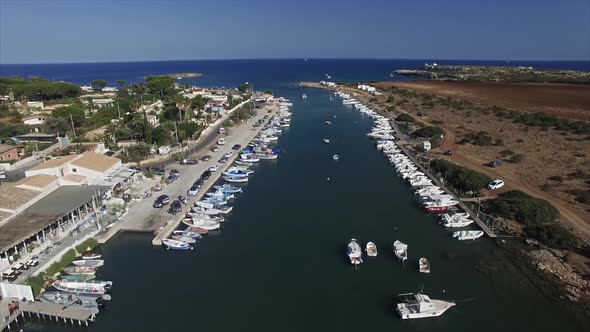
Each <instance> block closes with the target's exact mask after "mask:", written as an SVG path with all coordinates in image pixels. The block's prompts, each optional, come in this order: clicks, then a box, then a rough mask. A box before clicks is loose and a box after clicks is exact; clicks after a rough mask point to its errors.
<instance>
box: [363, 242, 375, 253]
mask: <svg viewBox="0 0 590 332" xmlns="http://www.w3.org/2000/svg"><path fill="white" fill-rule="evenodd" d="M365 250H366V251H367V256H369V257H375V256H377V246H376V245H375V243H373V242H368V243H367V247H366V249H365Z"/></svg>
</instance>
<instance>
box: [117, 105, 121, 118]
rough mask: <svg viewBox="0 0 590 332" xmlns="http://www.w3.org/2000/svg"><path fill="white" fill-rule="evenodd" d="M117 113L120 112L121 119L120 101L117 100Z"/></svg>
mask: <svg viewBox="0 0 590 332" xmlns="http://www.w3.org/2000/svg"><path fill="white" fill-rule="evenodd" d="M117 113H119V119H121V109H120V108H119V102H117Z"/></svg>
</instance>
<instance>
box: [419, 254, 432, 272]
mask: <svg viewBox="0 0 590 332" xmlns="http://www.w3.org/2000/svg"><path fill="white" fill-rule="evenodd" d="M418 267H419V270H420V272H422V273H430V262H429V261H428V259H426V258H424V257H422V258H420V260H419V261H418Z"/></svg>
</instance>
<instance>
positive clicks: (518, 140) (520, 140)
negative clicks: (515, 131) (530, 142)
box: [516, 138, 524, 143]
mask: <svg viewBox="0 0 590 332" xmlns="http://www.w3.org/2000/svg"><path fill="white" fill-rule="evenodd" d="M516 143H524V140H523V139H522V138H519V139H517V140H516Z"/></svg>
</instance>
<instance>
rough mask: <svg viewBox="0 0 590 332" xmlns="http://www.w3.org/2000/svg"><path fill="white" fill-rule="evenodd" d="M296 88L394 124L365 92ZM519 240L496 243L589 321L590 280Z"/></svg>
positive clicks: (558, 257) (556, 253)
mask: <svg viewBox="0 0 590 332" xmlns="http://www.w3.org/2000/svg"><path fill="white" fill-rule="evenodd" d="M296 85H297V86H299V87H306V88H316V89H323V90H329V91H342V92H345V93H349V94H353V95H354V97H355V98H356V99H358V100H359V101H362V102H363V104H365V105H368V106H370V107H373V109H374V110H376V111H377V112H378V113H379V114H381V115H384V116H386V117H388V118H389V119H390V120H392V121H393V114H392V113H388V112H385V111H383V110H382V108H383V105H375V102H370V101H369V99H370V97H369V96H367V95H366V94H365V93H364V91H361V90H357V89H355V88H351V87H348V86H345V87H342V86H339V85H336V86H327V85H324V84H320V83H316V82H299V83H297V84H296ZM396 112H397V113H401V114H410V113H409V112H408V111H406V110H399V109H398V110H396ZM517 238H518V242H515V241H514V240H513V239H498V240H495V241H494V242H495V243H496V245H497V246H498V247H499V248H502V249H505V250H507V251H508V252H509V253H511V255H507V256H508V257H509V258H511V259H512V262H513V263H520V264H516V265H517V266H519V270H520V271H521V272H522V273H523V274H524V275H526V277H527V279H528V280H529V281H531V283H532V284H533V285H534V286H535V287H536V288H537V289H539V291H540V292H541V293H543V294H544V295H545V296H546V297H547V298H548V299H558V300H559V301H560V302H562V303H565V304H566V305H567V306H568V308H570V309H571V311H572V312H573V313H576V314H577V315H578V314H582V315H584V318H585V319H587V318H588V317H589V316H590V305H587V303H588V300H589V299H590V296H589V294H588V289H587V287H588V286H587V285H584V283H587V281H585V280H584V279H583V277H582V276H581V275H580V272H579V271H577V270H575V269H574V268H573V266H572V265H570V264H569V263H568V262H566V261H565V260H564V259H563V257H564V256H565V253H567V251H560V250H556V249H551V248H548V247H546V246H544V245H542V244H540V243H538V242H536V241H534V240H529V239H527V238H525V237H520V236H519V237H517Z"/></svg>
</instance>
